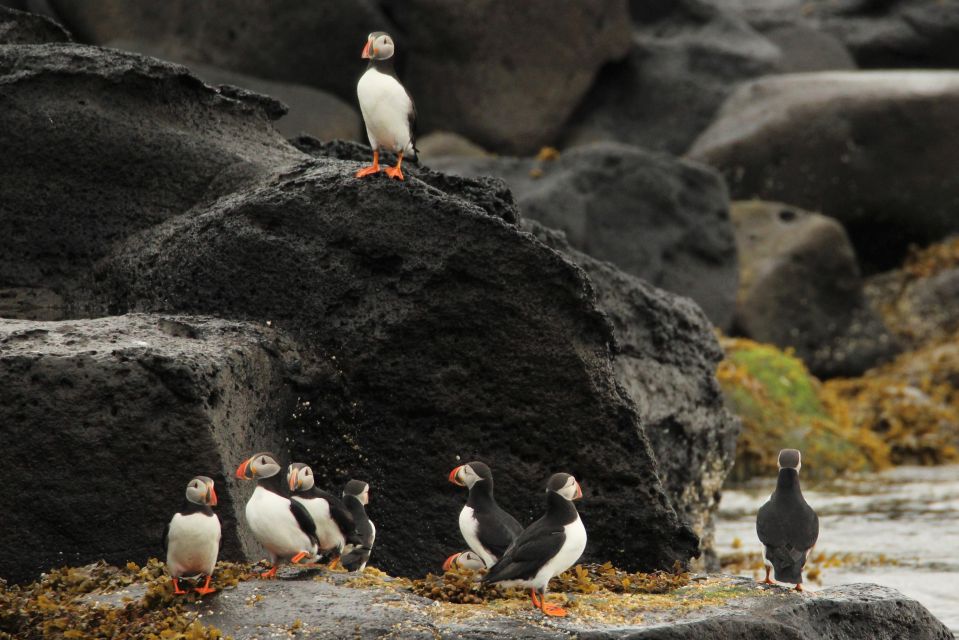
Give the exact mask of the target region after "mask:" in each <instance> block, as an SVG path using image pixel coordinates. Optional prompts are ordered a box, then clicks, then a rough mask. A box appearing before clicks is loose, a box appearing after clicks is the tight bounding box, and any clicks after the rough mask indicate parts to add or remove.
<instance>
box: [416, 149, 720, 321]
mask: <svg viewBox="0 0 959 640" xmlns="http://www.w3.org/2000/svg"><path fill="white" fill-rule="evenodd" d="M542 156H543V159H527V158H439V159H433V160H431V161H430V164H431V166H434V167H437V168H439V169H441V170H443V171H449V172H451V173H455V174H459V175H466V176H483V175H493V176H497V177H501V178H503V179H505V180H506V181H507V182H508V183H509V185H510V189H511V190H512V192H513V195H514V197H515V198H516V202H517V204H518V205H519V207H520V209H521V211H522V213H523V215H524V216H526V217H528V218H531V219H533V220H536V221H537V222H541V223H543V224H544V225H546V226H547V227H551V228H554V229H559V230H561V231H564V232H565V233H566V237H567V238H568V239H569V243H570V244H571V245H572V246H573V247H575V248H576V249H578V250H580V251H583V252H585V253H588V254H589V255H591V256H593V257H594V258H598V259H600V260H608V261H609V262H612V263H613V264H615V265H616V266H617V267H619V268H620V269H622V270H623V271H625V272H626V273H629V274H632V275H635V276H639V277H640V278H642V279H644V280H647V281H649V282H650V283H651V284H653V285H655V286H657V287H661V288H663V289H666V290H667V291H672V292H674V293H678V294H680V295H684V296H688V297H690V298H692V299H693V300H695V301H696V302H697V303H698V304H699V306H701V307H702V308H703V310H704V311H705V312H706V315H708V316H709V318H710V320H712V321H713V323H715V324H716V325H718V326H720V327H727V326H728V325H729V322H730V320H731V318H732V315H733V309H734V304H735V296H736V280H737V272H736V244H735V239H734V236H733V230H732V224H731V223H730V221H729V210H728V207H729V202H728V197H727V194H726V188H725V186H724V185H723V181H722V180H721V179H720V177H719V176H718V175H716V174H715V172H713V171H711V170H709V169H708V168H707V167H704V166H702V165H700V164H698V163H693V162H687V161H685V160H677V159H675V158H672V157H669V156H667V155H665V154H657V153H651V152H649V151H645V150H643V149H640V148H638V147H630V146H626V145H617V144H612V143H603V144H596V145H590V146H583V147H576V148H574V149H571V150H569V151H568V152H565V153H563V154H561V155H559V156H558V157H556V156H555V155H554V154H549V153H546V154H542Z"/></svg>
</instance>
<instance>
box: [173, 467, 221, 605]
mask: <svg viewBox="0 0 959 640" xmlns="http://www.w3.org/2000/svg"><path fill="white" fill-rule="evenodd" d="M215 506H216V491H214V490H213V480H211V479H210V478H207V477H206V476H196V477H195V478H193V479H192V480H190V483H189V484H187V486H186V500H185V501H184V503H183V506H182V507H181V508H180V510H179V511H177V512H176V513H175V514H173V518H172V519H171V520H170V522H169V523H168V524H167V526H166V531H164V533H163V548H164V549H165V550H166V566H167V570H168V571H169V572H170V577H172V578H173V593H175V594H177V595H182V594H184V593H186V591H184V590H182V589H181V588H180V585H179V583H178V582H177V579H178V578H182V577H183V576H193V575H205V576H206V583H205V584H204V585H203V586H202V587H197V588H196V591H197V593H199V594H200V595H201V596H203V595H206V594H208V593H213V592H214V591H216V589H211V588H210V579H211V578H212V577H213V568H214V567H215V566H216V556H217V554H218V553H219V552H220V519H219V518H217V517H216V514H214V513H213V509H212V508H211V507H215Z"/></svg>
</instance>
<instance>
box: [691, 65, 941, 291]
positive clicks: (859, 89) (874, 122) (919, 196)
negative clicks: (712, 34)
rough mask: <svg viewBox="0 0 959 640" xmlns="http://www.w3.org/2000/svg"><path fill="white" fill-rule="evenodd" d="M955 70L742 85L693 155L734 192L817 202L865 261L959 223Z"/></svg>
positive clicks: (893, 259) (887, 256)
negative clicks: (718, 172)
mask: <svg viewBox="0 0 959 640" xmlns="http://www.w3.org/2000/svg"><path fill="white" fill-rule="evenodd" d="M957 129H959V73H956V72H945V71H943V72H936V71H901V72H894V71H890V72H878V71H877V72H856V73H841V72H836V73H815V74H811V73H806V74H793V75H784V76H773V77H768V78H763V79H761V80H757V81H754V82H751V83H749V84H747V85H745V86H743V87H741V88H740V89H739V90H738V91H737V92H736V93H735V94H734V95H733V96H731V97H730V98H729V100H728V101H727V102H726V104H725V105H724V106H723V109H722V111H721V112H720V114H719V116H718V117H717V119H716V121H715V122H714V123H713V124H712V125H711V126H710V128H709V129H708V130H706V131H705V132H704V133H703V135H702V136H701V137H700V138H699V139H698V140H697V141H696V143H695V145H694V146H693V148H692V149H691V150H690V152H689V156H690V157H692V158H694V159H697V160H702V161H705V162H707V163H709V164H711V165H713V166H714V167H717V168H719V169H720V170H722V172H723V173H724V175H725V176H726V179H727V182H728V184H729V188H730V191H731V192H732V195H733V197H734V198H735V199H743V200H746V199H750V198H754V197H758V198H761V199H764V200H775V201H779V202H788V203H790V204H795V205H797V206H800V207H803V208H806V209H809V210H813V211H821V212H822V213H823V214H825V215H827V216H830V217H833V218H836V219H838V220H839V221H840V222H842V223H843V225H844V226H845V227H846V230H847V231H848V233H849V236H850V238H851V239H852V242H853V245H854V246H855V247H856V252H857V254H858V255H859V258H860V260H861V261H863V263H864V266H865V270H866V271H867V272H872V271H875V270H876V269H877V268H888V267H891V266H893V265H894V264H898V263H899V262H900V260H901V258H902V257H903V255H904V253H905V249H906V247H907V246H908V244H910V243H916V244H921V245H924V244H928V243H930V242H933V241H935V240H938V239H941V238H942V237H944V236H945V235H947V234H948V233H950V232H955V231H957V230H959V216H956V215H955V212H956V210H957V208H959V174H957V173H956V172H955V171H953V167H955V166H959V145H956V144H954V142H953V140H952V137H951V136H948V135H943V132H944V131H954V130H957Z"/></svg>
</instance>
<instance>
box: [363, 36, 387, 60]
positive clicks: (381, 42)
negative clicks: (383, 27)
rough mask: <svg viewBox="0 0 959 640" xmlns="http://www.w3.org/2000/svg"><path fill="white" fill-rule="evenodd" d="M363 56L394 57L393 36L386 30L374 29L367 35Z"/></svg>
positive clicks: (374, 57)
mask: <svg viewBox="0 0 959 640" xmlns="http://www.w3.org/2000/svg"><path fill="white" fill-rule="evenodd" d="M362 57H363V58H369V59H370V60H389V59H390V58H392V57H393V38H391V37H390V34H388V33H386V32H385V31H374V32H373V33H371V34H370V35H368V36H366V46H365V47H363V55H362Z"/></svg>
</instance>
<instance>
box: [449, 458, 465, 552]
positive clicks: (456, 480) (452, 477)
mask: <svg viewBox="0 0 959 640" xmlns="http://www.w3.org/2000/svg"><path fill="white" fill-rule="evenodd" d="M464 466H466V465H462V464H461V465H460V466H458V467H456V468H455V469H453V470H452V471H450V478H449V480H450V482H452V483H453V484H455V485H457V486H460V487H465V486H466V485H465V484H463V483H462V482H460V479H459V478H457V477H456V474H458V473H459V472H460V469H462V468H463V467H464ZM457 555H459V554H457Z"/></svg>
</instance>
